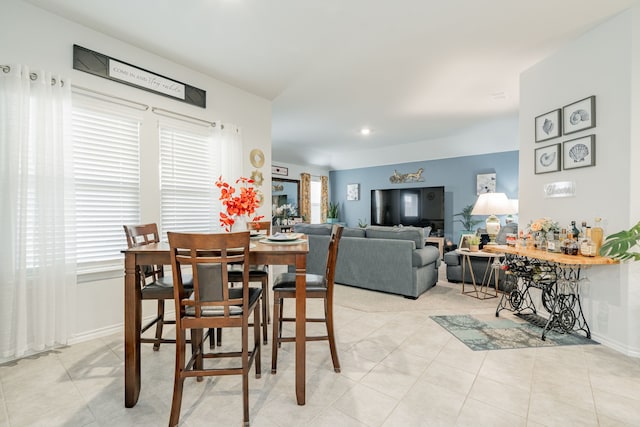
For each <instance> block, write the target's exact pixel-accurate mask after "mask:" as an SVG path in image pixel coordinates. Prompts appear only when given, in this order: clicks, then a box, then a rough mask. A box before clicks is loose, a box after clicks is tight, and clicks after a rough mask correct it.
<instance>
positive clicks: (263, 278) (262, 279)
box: [229, 221, 271, 344]
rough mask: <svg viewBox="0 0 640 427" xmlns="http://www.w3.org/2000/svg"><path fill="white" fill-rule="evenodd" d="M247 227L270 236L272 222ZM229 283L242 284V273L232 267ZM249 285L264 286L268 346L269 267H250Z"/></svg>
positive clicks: (264, 312)
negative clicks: (257, 284) (258, 284)
mask: <svg viewBox="0 0 640 427" xmlns="http://www.w3.org/2000/svg"><path fill="white" fill-rule="evenodd" d="M247 227H248V228H249V230H250V231H255V232H258V233H259V234H262V235H265V236H268V235H270V234H271V222H270V221H249V222H247ZM229 281H230V282H231V283H235V282H242V271H240V270H238V269H237V268H236V267H234V266H231V269H230V270H229ZM249 283H260V285H261V286H262V340H263V343H264V344H267V342H268V339H267V338H268V337H267V332H268V326H267V323H269V317H270V316H269V266H268V265H264V264H260V265H251V266H249Z"/></svg>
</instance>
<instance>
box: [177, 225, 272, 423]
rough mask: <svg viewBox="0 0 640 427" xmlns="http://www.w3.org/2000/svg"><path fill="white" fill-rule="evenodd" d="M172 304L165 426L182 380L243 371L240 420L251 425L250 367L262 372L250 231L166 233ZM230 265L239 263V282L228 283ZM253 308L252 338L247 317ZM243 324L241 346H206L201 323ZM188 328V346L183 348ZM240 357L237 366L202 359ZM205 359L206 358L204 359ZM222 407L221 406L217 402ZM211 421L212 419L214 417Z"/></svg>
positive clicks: (213, 325) (258, 291)
mask: <svg viewBox="0 0 640 427" xmlns="http://www.w3.org/2000/svg"><path fill="white" fill-rule="evenodd" d="M167 234H168V237H169V246H170V251H171V267H172V270H173V280H174V284H175V286H174V300H175V304H176V313H178V315H177V316H176V340H177V344H176V364H175V376H174V386H173V399H172V403H171V415H170V419H169V426H175V425H177V424H178V422H179V420H180V408H181V406H182V391H183V388H184V380H185V379H186V378H190V377H196V378H197V380H198V381H201V380H202V379H203V378H202V377H204V376H213V375H242V403H243V422H244V425H245V426H248V425H249V370H250V369H251V365H252V364H254V363H255V375H256V378H260V375H261V368H260V309H259V300H260V295H261V294H262V289H260V288H251V287H249V263H248V261H249V241H250V237H249V232H248V231H244V232H240V233H219V234H187V233H172V232H169V233H167ZM230 265H242V272H243V280H242V287H241V288H240V287H230V286H229V269H228V267H229V266H230ZM183 268H184V269H187V270H188V269H191V272H192V274H193V292H191V291H189V290H188V289H186V288H185V286H184V282H183ZM252 314H253V340H252V341H253V343H252V345H250V342H249V317H250V316H251V315H252ZM228 327H235V328H241V342H242V349H241V351H237V350H235V349H234V351H226V352H222V351H218V352H208V353H205V352H204V345H203V332H202V331H203V329H205V328H209V329H210V330H211V329H215V328H228ZM187 330H190V332H191V347H192V351H191V353H190V354H189V355H188V356H190V357H189V358H188V359H187V352H186V342H187V340H186V334H187ZM232 357H234V358H240V363H239V366H232V367H229V365H227V364H224V365H222V366H219V367H215V366H211V367H210V366H207V367H205V363H204V359H218V358H232ZM207 365H209V363H207ZM220 409H223V408H220ZM213 422H215V420H214V421H213Z"/></svg>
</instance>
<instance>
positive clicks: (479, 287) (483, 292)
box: [456, 249, 504, 299]
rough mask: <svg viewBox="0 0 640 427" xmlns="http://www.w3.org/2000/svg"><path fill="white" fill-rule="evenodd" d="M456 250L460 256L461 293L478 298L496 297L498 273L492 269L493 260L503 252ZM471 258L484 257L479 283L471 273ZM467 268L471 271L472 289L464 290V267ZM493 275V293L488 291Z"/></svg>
mask: <svg viewBox="0 0 640 427" xmlns="http://www.w3.org/2000/svg"><path fill="white" fill-rule="evenodd" d="M456 252H457V253H458V254H459V255H461V256H462V293H463V294H464V295H469V296H472V297H474V298H478V299H489V298H496V297H497V296H498V274H497V273H496V272H495V271H494V268H493V265H492V264H493V262H494V261H495V260H496V259H500V258H502V257H504V254H501V253H490V252H483V251H477V252H471V251H469V250H463V249H456ZM471 258H486V260H487V266H486V268H485V270H484V276H483V277H482V282H480V283H479V284H478V283H477V281H476V276H475V274H474V273H473V266H472V265H471ZM467 266H468V268H469V272H470V273H471V284H472V285H473V290H469V291H465V290H464V285H465V283H464V277H465V269H466V268H467ZM492 277H493V290H494V293H489V291H490V290H491V278H492Z"/></svg>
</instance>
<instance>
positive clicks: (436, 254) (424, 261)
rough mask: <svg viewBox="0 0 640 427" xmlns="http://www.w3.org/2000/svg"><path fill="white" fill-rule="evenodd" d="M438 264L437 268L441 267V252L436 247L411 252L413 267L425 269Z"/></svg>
mask: <svg viewBox="0 0 640 427" xmlns="http://www.w3.org/2000/svg"><path fill="white" fill-rule="evenodd" d="M432 262H435V263H436V267H437V266H439V265H440V251H439V250H438V248H436V247H435V246H428V245H427V246H425V247H424V248H421V249H416V250H415V251H413V252H411V266H412V267H417V268H420V267H423V266H425V265H428V264H431V263H432Z"/></svg>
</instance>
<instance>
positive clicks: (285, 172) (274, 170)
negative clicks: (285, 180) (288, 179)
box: [271, 166, 289, 176]
mask: <svg viewBox="0 0 640 427" xmlns="http://www.w3.org/2000/svg"><path fill="white" fill-rule="evenodd" d="M271 174H272V175H281V176H289V168H285V167H284V166H271Z"/></svg>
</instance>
